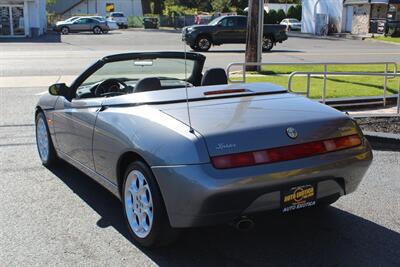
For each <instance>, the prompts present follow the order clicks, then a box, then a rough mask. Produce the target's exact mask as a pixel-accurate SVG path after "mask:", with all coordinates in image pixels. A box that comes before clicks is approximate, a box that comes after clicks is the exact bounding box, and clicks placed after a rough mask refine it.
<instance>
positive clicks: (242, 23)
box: [237, 17, 247, 44]
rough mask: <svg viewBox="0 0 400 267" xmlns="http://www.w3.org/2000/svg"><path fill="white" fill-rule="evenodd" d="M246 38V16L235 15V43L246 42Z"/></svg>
mask: <svg viewBox="0 0 400 267" xmlns="http://www.w3.org/2000/svg"><path fill="white" fill-rule="evenodd" d="M246 38H247V18H246V17H237V43H241V44H242V43H246Z"/></svg>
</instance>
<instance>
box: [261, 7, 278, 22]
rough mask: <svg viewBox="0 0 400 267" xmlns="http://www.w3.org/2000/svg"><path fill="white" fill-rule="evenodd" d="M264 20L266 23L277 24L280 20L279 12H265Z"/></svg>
mask: <svg viewBox="0 0 400 267" xmlns="http://www.w3.org/2000/svg"><path fill="white" fill-rule="evenodd" d="M264 22H265V23H266V24H276V23H277V22H278V13H277V12H276V11H275V10H270V11H269V12H268V13H264Z"/></svg>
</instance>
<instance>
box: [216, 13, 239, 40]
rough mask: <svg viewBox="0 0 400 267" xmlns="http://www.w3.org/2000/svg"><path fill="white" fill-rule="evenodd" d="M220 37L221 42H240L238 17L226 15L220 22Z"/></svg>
mask: <svg viewBox="0 0 400 267" xmlns="http://www.w3.org/2000/svg"><path fill="white" fill-rule="evenodd" d="M217 29H218V33H217V34H218V38H219V40H220V42H221V43H224V44H229V43H238V42H239V40H240V32H239V27H238V20H237V17H226V18H224V19H222V20H221V21H220V23H219V24H218V27H217Z"/></svg>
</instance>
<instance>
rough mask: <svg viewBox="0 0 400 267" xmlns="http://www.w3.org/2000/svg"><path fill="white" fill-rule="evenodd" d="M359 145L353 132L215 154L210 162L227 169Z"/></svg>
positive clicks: (297, 157) (304, 156) (357, 137)
mask: <svg viewBox="0 0 400 267" xmlns="http://www.w3.org/2000/svg"><path fill="white" fill-rule="evenodd" d="M359 145H361V138H360V136H359V135H357V134H355V135H349V136H344V137H338V138H333V139H327V140H322V141H315V142H310V143H304V144H298V145H292V146H285V147H277V148H271V149H266V150H259V151H252V152H244V153H238V154H230V155H224V156H217V157H212V158H211V162H212V164H213V166H214V167H215V168H217V169H229V168H237V167H245V166H252V165H258V164H268V163H273V162H279V161H287V160H294V159H299V158H306V157H311V156H315V155H319V154H324V153H328V152H333V151H338V150H343V149H347V148H352V147H356V146H359Z"/></svg>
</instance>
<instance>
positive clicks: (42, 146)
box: [36, 117, 49, 162]
mask: <svg viewBox="0 0 400 267" xmlns="http://www.w3.org/2000/svg"><path fill="white" fill-rule="evenodd" d="M36 143H37V147H38V150H39V156H40V159H41V160H42V161H43V162H46V161H48V159H49V136H48V134H47V128H46V122H45V121H44V119H43V117H39V119H38V121H37V125H36Z"/></svg>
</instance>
